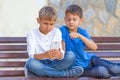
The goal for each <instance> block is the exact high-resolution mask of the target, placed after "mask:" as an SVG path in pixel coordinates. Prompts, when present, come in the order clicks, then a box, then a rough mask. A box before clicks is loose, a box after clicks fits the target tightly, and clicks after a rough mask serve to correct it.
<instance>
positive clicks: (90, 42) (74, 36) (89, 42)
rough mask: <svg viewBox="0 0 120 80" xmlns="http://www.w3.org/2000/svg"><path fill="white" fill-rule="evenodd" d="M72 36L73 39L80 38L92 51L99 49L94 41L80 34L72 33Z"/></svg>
mask: <svg viewBox="0 0 120 80" xmlns="http://www.w3.org/2000/svg"><path fill="white" fill-rule="evenodd" d="M70 36H71V38H77V37H78V38H80V39H81V40H82V41H83V42H84V43H85V45H86V46H87V47H88V48H90V49H92V50H96V49H97V45H96V43H95V42H94V41H93V40H89V39H87V38H86V37H84V36H83V35H81V34H79V33H74V32H73V33H70Z"/></svg>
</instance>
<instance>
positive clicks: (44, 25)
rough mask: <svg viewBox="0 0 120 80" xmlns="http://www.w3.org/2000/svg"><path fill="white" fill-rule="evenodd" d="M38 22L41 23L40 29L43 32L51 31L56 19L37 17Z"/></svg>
mask: <svg viewBox="0 0 120 80" xmlns="http://www.w3.org/2000/svg"><path fill="white" fill-rule="evenodd" d="M37 22H38V24H40V28H39V29H40V31H41V32H42V33H43V34H47V33H49V32H50V31H51V30H52V29H53V28H54V24H55V20H49V19H39V18H37Z"/></svg>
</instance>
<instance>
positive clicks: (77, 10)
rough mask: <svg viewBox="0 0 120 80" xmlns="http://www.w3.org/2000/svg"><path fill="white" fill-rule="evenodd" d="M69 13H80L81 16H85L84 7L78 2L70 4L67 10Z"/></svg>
mask: <svg viewBox="0 0 120 80" xmlns="http://www.w3.org/2000/svg"><path fill="white" fill-rule="evenodd" d="M67 13H71V14H74V15H78V16H79V17H80V18H82V17H83V11H82V8H81V7H80V6H78V5H76V4H73V5H70V6H68V7H67V9H66V11H65V15H66V14H67Z"/></svg>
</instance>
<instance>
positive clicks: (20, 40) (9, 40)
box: [0, 37, 26, 43]
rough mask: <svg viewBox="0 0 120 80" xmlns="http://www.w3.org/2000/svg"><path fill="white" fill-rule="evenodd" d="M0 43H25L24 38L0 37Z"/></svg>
mask: <svg viewBox="0 0 120 80" xmlns="http://www.w3.org/2000/svg"><path fill="white" fill-rule="evenodd" d="M0 43H26V38H25V37H0Z"/></svg>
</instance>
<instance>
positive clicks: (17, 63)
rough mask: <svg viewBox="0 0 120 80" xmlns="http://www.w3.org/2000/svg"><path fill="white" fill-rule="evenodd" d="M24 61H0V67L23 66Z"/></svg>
mask: <svg viewBox="0 0 120 80" xmlns="http://www.w3.org/2000/svg"><path fill="white" fill-rule="evenodd" d="M24 65H25V62H0V67H24Z"/></svg>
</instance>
